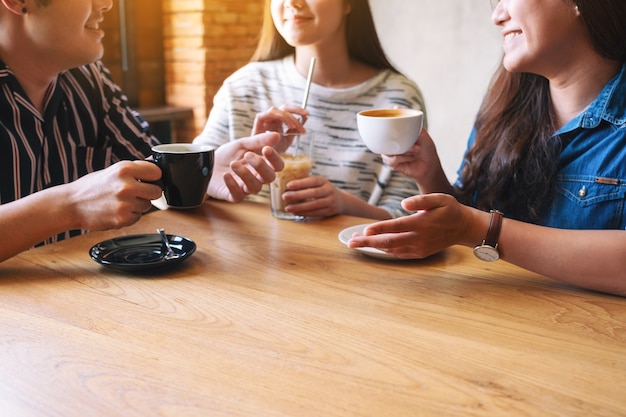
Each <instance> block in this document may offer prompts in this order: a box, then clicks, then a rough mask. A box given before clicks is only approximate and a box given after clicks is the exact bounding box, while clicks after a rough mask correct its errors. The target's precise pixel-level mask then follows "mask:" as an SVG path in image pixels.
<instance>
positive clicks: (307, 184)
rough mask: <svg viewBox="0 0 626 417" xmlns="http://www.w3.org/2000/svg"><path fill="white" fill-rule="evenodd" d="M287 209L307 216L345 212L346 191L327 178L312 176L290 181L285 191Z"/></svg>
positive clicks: (333, 214) (328, 215)
mask: <svg viewBox="0 0 626 417" xmlns="http://www.w3.org/2000/svg"><path fill="white" fill-rule="evenodd" d="M282 197H283V200H285V202H287V206H286V207H285V211H287V212H289V213H293V214H296V215H298V216H305V217H330V216H335V215H337V214H341V213H342V212H343V200H344V193H343V192H342V191H340V190H338V189H337V188H336V187H335V186H334V185H332V184H331V183H330V182H329V181H328V180H327V179H326V178H324V177H319V176H311V177H306V178H302V179H298V180H293V181H290V182H289V183H288V184H287V191H286V192H285V193H283V196H282Z"/></svg>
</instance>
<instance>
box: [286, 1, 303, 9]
mask: <svg viewBox="0 0 626 417" xmlns="http://www.w3.org/2000/svg"><path fill="white" fill-rule="evenodd" d="M285 7H289V8H290V9H296V10H300V9H302V0H285Z"/></svg>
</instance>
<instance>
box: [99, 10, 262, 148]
mask: <svg viewBox="0 0 626 417" xmlns="http://www.w3.org/2000/svg"><path fill="white" fill-rule="evenodd" d="M125 1H126V9H127V11H128V13H126V18H127V21H128V23H129V26H130V28H129V30H128V32H129V33H128V35H129V39H131V40H132V45H130V46H129V48H128V49H129V55H130V59H131V61H132V63H133V65H132V66H131V68H130V71H122V67H121V63H122V62H121V52H120V51H121V46H120V41H121V39H120V34H119V30H118V29H119V24H120V21H119V9H118V2H114V6H113V7H114V8H113V9H112V10H111V11H110V12H109V13H107V15H106V17H105V25H104V29H105V31H106V33H107V36H106V37H105V39H104V43H105V57H104V59H103V60H104V62H105V64H106V65H107V67H109V69H110V70H111V73H112V74H113V77H114V79H115V81H116V82H118V83H119V84H120V85H121V86H122V88H123V89H124V91H125V92H126V93H127V94H128V95H129V98H130V99H131V103H132V104H133V106H135V107H137V108H139V107H154V106H162V105H170V106H186V107H191V108H193V110H194V118H193V120H190V121H188V122H183V123H177V125H176V130H177V133H176V137H177V140H178V141H185V142H187V141H191V140H192V139H193V138H194V137H195V136H196V135H197V134H198V133H199V132H200V130H201V129H202V128H203V127H204V123H205V122H206V118H207V116H208V114H209V111H210V109H211V106H212V101H213V96H214V95H215V93H216V92H217V89H218V88H219V87H220V85H221V84H222V82H223V80H224V78H226V77H227V76H228V75H230V74H231V73H232V72H233V71H235V70H236V69H237V68H239V67H241V66H242V65H244V64H245V63H246V62H248V60H249V59H250V56H251V55H252V52H253V51H254V47H255V46H256V42H257V40H258V34H259V30H260V27H261V20H262V14H263V3H264V0H161V6H162V7H155V1H154V0H125ZM157 4H158V3H157Z"/></svg>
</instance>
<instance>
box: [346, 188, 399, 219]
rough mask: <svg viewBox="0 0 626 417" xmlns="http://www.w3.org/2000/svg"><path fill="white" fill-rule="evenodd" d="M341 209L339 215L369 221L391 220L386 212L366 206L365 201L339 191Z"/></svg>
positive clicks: (372, 206)
mask: <svg viewBox="0 0 626 417" xmlns="http://www.w3.org/2000/svg"><path fill="white" fill-rule="evenodd" d="M341 193H342V195H343V197H342V207H343V209H342V210H341V214H346V215H348V216H357V217H367V218H369V219H376V220H387V219H390V218H391V215H390V214H389V212H387V210H385V209H383V208H380V207H377V206H374V205H372V204H368V203H367V202H366V201H363V200H361V199H360V198H358V197H356V196H354V195H352V194H349V193H347V192H345V191H341Z"/></svg>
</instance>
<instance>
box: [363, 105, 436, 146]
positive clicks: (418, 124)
mask: <svg viewBox="0 0 626 417" xmlns="http://www.w3.org/2000/svg"><path fill="white" fill-rule="evenodd" d="M356 122H357V128H358V130H359V135H360V136H361V140H363V143H365V146H367V147H368V149H369V150H370V151H372V152H374V153H378V154H385V155H398V154H401V153H404V152H406V151H408V150H409V149H410V148H411V146H413V144H414V143H415V141H417V137H418V136H419V135H420V132H421V131H422V125H423V123H424V113H423V112H422V111H420V110H413V109H375V110H364V111H361V112H359V113H357V115H356Z"/></svg>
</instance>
